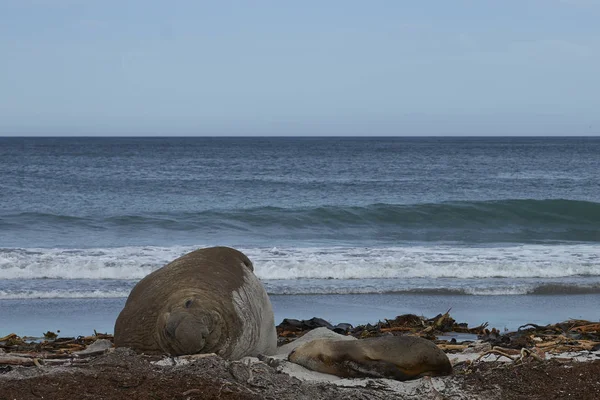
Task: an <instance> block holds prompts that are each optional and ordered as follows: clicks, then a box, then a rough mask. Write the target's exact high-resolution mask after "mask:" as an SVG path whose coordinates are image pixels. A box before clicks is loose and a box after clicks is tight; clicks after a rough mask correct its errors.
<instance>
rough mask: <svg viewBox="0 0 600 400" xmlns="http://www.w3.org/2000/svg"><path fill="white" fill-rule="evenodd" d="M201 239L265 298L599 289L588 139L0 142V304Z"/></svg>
mask: <svg viewBox="0 0 600 400" xmlns="http://www.w3.org/2000/svg"><path fill="white" fill-rule="evenodd" d="M212 245H228V246H234V247H236V248H239V249H241V250H242V251H244V252H246V253H247V254H248V255H249V257H250V258H251V259H252V260H253V262H254V264H255V269H256V273H257V275H258V276H259V278H261V280H262V281H263V283H264V284H265V286H266V288H267V291H268V292H269V293H270V294H271V295H273V296H277V295H307V296H309V295H360V294H368V295H384V294H410V295H418V296H424V297H423V298H428V299H432V298H435V297H436V296H448V295H452V296H462V297H465V296H467V297H477V296H480V297H481V296H487V297H489V296H492V297H493V296H495V297H501V296H522V297H523V298H525V297H528V296H536V295H544V296H552V295H573V296H577V295H585V294H597V293H600V138H590V137H588V138H583V137H582V138H567V137H564V138H483V137H481V138H350V137H347V138H333V137H330V138H233V137H232V138H0V301H4V303H3V304H4V305H1V304H0V311H1V310H2V309H3V308H2V307H4V310H7V309H9V308H10V307H11V306H10V305H11V304H12V306H14V305H15V304H17V303H18V302H20V303H19V304H22V303H23V302H24V301H27V300H31V299H51V300H52V301H54V300H53V299H71V300H73V301H76V299H80V300H81V301H82V302H83V301H84V300H85V301H90V299H103V298H104V299H107V298H109V299H120V300H118V301H124V298H125V297H126V296H127V294H128V293H129V290H130V289H131V287H132V286H133V285H134V284H135V283H136V282H137V281H138V280H139V279H141V278H142V277H143V276H145V275H146V274H148V273H149V272H151V271H153V270H154V269H156V268H159V267H160V266H162V265H164V264H166V263H167V262H169V261H171V260H173V259H174V258H176V257H178V256H180V255H182V254H184V253H186V252H188V251H191V250H193V249H195V248H198V247H205V246H212ZM116 301H117V300H116ZM461 301H462V300H461ZM70 304H73V302H71V303H70ZM599 305H600V304H599ZM440 311H446V310H440ZM5 312H6V311H5ZM0 317H1V315H0ZM391 317H393V316H391ZM0 325H1V323H0ZM0 330H1V329H0Z"/></svg>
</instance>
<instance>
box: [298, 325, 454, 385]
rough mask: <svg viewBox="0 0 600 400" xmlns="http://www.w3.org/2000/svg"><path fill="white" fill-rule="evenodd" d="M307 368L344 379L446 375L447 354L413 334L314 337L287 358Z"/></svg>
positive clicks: (398, 378) (447, 370) (403, 378)
mask: <svg viewBox="0 0 600 400" xmlns="http://www.w3.org/2000/svg"><path fill="white" fill-rule="evenodd" d="M288 359H289V361H291V362H294V363H296V364H300V365H302V366H304V367H306V368H308V369H310V370H313V371H317V372H323V373H327V374H332V375H337V376H341V377H345V378H358V377H372V378H391V379H396V380H399V381H405V380H409V379H415V378H418V377H422V376H436V375H448V374H450V373H452V365H451V364H450V360H449V359H448V356H446V354H445V353H444V352H443V351H442V350H440V349H439V348H438V347H437V346H436V345H435V344H434V343H432V342H431V341H429V340H426V339H422V338H418V337H413V336H382V337H376V338H368V339H360V340H348V341H346V340H343V341H342V340H331V339H317V340H313V341H311V342H308V343H305V344H303V345H301V346H299V347H298V348H296V349H295V350H294V351H292V352H291V353H290V355H289V357H288Z"/></svg>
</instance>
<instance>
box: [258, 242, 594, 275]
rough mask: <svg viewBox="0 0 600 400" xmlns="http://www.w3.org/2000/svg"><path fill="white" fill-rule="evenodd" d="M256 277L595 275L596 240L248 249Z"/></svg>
mask: <svg viewBox="0 0 600 400" xmlns="http://www.w3.org/2000/svg"><path fill="white" fill-rule="evenodd" d="M248 254H249V256H250V258H251V259H252V260H253V262H254V265H255V270H256V273H257V275H258V276H259V277H260V278H262V279H302V278H310V279H366V278H462V279H467V278H487V277H505V278H532V277H539V278H556V277H568V276H577V275H588V276H597V275H600V256H599V248H598V246H596V245H587V244H577V245H518V246H517V245H515V246H503V247H478V248H474V247H453V246H411V247H394V248H342V247H340V248H310V249H276V248H275V249H271V250H254V249H250V250H248Z"/></svg>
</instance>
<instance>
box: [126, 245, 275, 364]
mask: <svg viewBox="0 0 600 400" xmlns="http://www.w3.org/2000/svg"><path fill="white" fill-rule="evenodd" d="M253 270H254V268H253V265H252V262H251V261H250V260H249V259H248V257H246V256H245V255H244V254H243V253H241V252H240V251H237V250H235V249H232V248H228V247H211V248H206V249H200V250H196V251H193V252H191V253H188V254H185V255H183V256H182V257H180V258H178V259H176V260H174V261H172V262H171V263H169V264H167V265H166V266H164V267H162V268H160V269H158V270H156V271H154V272H152V273H151V274H149V275H148V276H146V277H145V278H144V279H142V280H141V281H140V282H138V284H137V285H136V286H135V287H134V288H133V289H132V291H131V293H130V295H129V297H128V299H127V302H126V303H125V307H124V308H123V310H122V311H121V313H120V314H119V317H118V318H117V321H116V323H115V335H114V340H115V346H116V347H131V348H133V349H134V350H137V351H141V352H146V353H167V354H170V355H182V354H194V353H217V354H219V355H221V356H222V357H224V358H228V359H238V358H241V357H244V356H248V355H252V356H255V355H258V354H260V353H262V354H273V353H274V352H275V349H276V344H277V334H276V331H275V323H274V317H273V309H272V306H271V302H270V300H269V297H268V296H267V293H266V292H265V290H264V287H263V286H262V284H261V283H260V281H259V280H258V278H257V277H256V275H254V272H253Z"/></svg>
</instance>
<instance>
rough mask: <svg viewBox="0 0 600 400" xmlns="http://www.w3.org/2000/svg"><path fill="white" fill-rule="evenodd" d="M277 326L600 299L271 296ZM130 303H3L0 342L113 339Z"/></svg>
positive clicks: (592, 307)
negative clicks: (97, 335) (48, 336)
mask: <svg viewBox="0 0 600 400" xmlns="http://www.w3.org/2000/svg"><path fill="white" fill-rule="evenodd" d="M271 302H272V303H273V309H274V312H275V322H276V323H277V324H278V323H280V322H281V321H282V320H283V318H296V319H309V318H312V317H320V318H323V319H325V320H328V321H329V322H331V323H333V324H337V323H341V322H346V323H350V324H353V325H358V324H365V323H374V322H377V321H378V320H383V319H385V318H393V317H395V316H396V315H401V314H408V313H414V314H418V315H424V316H427V317H433V316H435V315H437V314H439V313H444V312H446V311H447V310H448V309H450V308H452V315H453V316H454V317H455V318H456V319H457V320H459V321H463V322H466V323H468V324H469V325H470V326H476V325H479V324H481V323H483V322H488V323H489V326H490V327H495V328H498V329H500V330H504V329H505V328H506V329H508V330H515V329H517V328H518V327H519V326H521V325H524V324H526V323H536V324H540V325H543V324H549V323H553V322H556V321H562V320H567V319H587V320H598V319H600V312H599V311H598V305H599V304H600V295H598V294H581V295H564V296H563V295H531V296H460V295H454V296H451V295H418V294H361V295H294V296H282V295H273V296H271ZM124 304H125V298H114V299H110V298H108V299H107V298H103V299H27V300H23V299H19V300H0V336H3V335H7V334H9V333H11V332H15V331H16V332H19V334H20V335H26V336H39V335H40V334H41V333H43V332H46V331H48V330H51V331H57V330H60V331H61V335H62V336H77V335H89V334H92V333H93V331H94V330H96V331H97V332H107V333H112V331H113V328H114V321H115V320H116V318H117V315H118V314H119V312H120V310H121V309H122V307H123V305H124Z"/></svg>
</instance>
